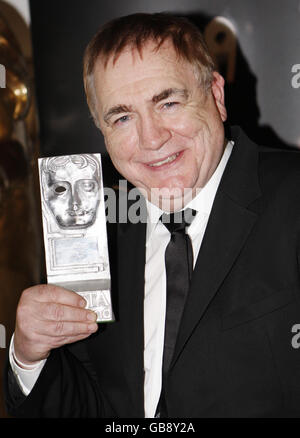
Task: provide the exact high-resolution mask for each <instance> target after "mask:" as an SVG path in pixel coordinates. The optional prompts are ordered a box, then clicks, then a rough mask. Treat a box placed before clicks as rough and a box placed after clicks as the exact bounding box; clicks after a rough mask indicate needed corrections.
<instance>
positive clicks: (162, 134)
mask: <svg viewBox="0 0 300 438" xmlns="http://www.w3.org/2000/svg"><path fill="white" fill-rule="evenodd" d="M153 49H154V45H153V44H151V43H149V44H148V45H146V46H145V47H144V49H143V52H142V58H141V57H140V55H139V53H138V52H137V50H132V49H127V50H125V51H124V52H123V53H121V55H120V57H119V58H118V60H117V61H116V63H115V64H113V63H112V60H111V59H110V60H109V62H108V65H107V67H106V68H104V66H103V64H102V62H101V60H99V61H98V63H97V65H96V68H95V73H94V78H95V90H96V97H97V112H98V117H99V122H100V127H101V130H102V132H103V135H104V138H105V142H106V147H107V150H108V153H109V155H110V157H111V159H112V162H113V163H114V165H115V167H116V168H117V170H118V171H119V172H120V173H121V174H122V175H123V176H124V177H125V178H126V179H128V180H129V181H130V182H131V183H132V184H133V185H134V186H136V187H138V188H142V189H144V190H146V192H147V195H148V199H150V196H151V189H153V188H156V189H159V190H160V191H161V193H163V198H166V199H172V200H173V201H174V203H173V204H172V205H171V206H170V209H171V210H173V209H175V210H176V209H177V208H181V204H180V202H181V201H182V196H183V190H184V189H185V188H191V189H193V196H194V195H195V193H196V189H197V188H201V187H203V186H204V185H205V184H206V182H207V181H208V179H209V178H210V177H211V175H212V174H213V172H214V170H215V169H216V167H217V165H218V163H219V161H220V158H221V156H222V153H223V150H224V128H223V121H224V120H225V119H226V110H225V107H224V95H223V84H224V81H223V78H222V77H221V76H220V75H218V74H215V76H214V81H213V84H212V88H211V90H209V91H208V92H207V93H205V91H204V90H203V89H202V88H201V87H200V86H199V81H198V80H197V78H196V76H195V70H194V68H193V66H192V65H191V64H189V63H188V62H186V61H183V60H180V59H178V57H177V56H176V53H175V51H174V49H173V46H172V45H171V43H170V42H166V43H164V44H163V45H162V47H161V48H160V49H159V50H158V51H157V52H155V51H154V50H153ZM152 194H153V192H152ZM151 200H152V202H153V203H155V204H157V205H160V206H161V198H155V199H154V198H153V196H152V197H151Z"/></svg>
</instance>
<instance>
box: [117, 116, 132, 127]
mask: <svg viewBox="0 0 300 438" xmlns="http://www.w3.org/2000/svg"><path fill="white" fill-rule="evenodd" d="M128 120H129V116H122V117H120V118H119V119H117V120H115V121H114V125H117V124H123V123H126V122H128Z"/></svg>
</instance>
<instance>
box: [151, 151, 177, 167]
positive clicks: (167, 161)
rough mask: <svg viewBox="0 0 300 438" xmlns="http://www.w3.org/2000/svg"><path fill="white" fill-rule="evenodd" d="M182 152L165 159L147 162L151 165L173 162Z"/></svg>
mask: <svg viewBox="0 0 300 438" xmlns="http://www.w3.org/2000/svg"><path fill="white" fill-rule="evenodd" d="M179 155H180V152H177V153H176V154H173V155H170V156H169V157H167V158H165V159H164V160H161V161H157V162H156V163H151V164H147V166H149V167H161V166H163V165H164V164H169V163H172V162H173V161H175V160H176V158H177V157H179Z"/></svg>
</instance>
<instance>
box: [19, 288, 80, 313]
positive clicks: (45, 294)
mask: <svg viewBox="0 0 300 438" xmlns="http://www.w3.org/2000/svg"><path fill="white" fill-rule="evenodd" d="M23 298H24V299H27V298H28V299H30V300H35V301H39V302H44V303H50V302H53V303H60V304H65V305H68V306H74V307H83V308H84V307H85V306H86V301H85V299H84V298H82V297H81V296H80V295H78V294H77V293H76V292H73V291H71V290H67V289H64V288H62V287H59V286H54V285H51V284H41V285H38V286H34V287H32V288H29V289H26V290H25V291H24V292H23Z"/></svg>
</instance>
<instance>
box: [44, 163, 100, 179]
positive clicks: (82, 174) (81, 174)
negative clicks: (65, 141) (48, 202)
mask: <svg viewBox="0 0 300 438" xmlns="http://www.w3.org/2000/svg"><path fill="white" fill-rule="evenodd" d="M80 179H97V172H96V167H93V166H92V165H91V164H89V163H88V164H87V165H86V166H85V167H80V166H78V165H76V164H75V163H73V162H69V163H67V164H65V165H64V166H63V167H60V168H57V169H56V170H55V171H51V172H49V180H50V182H55V181H68V182H75V181H78V180H80Z"/></svg>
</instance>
